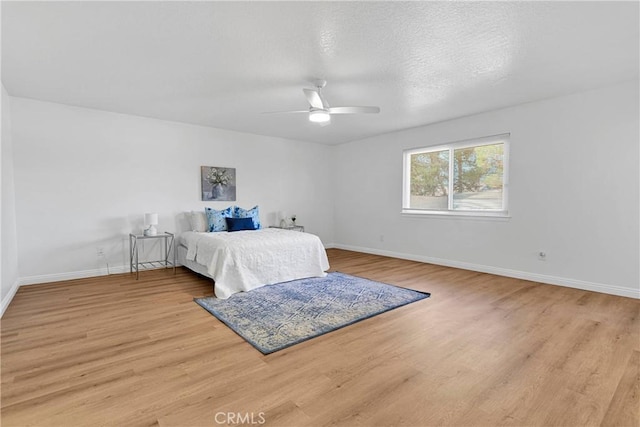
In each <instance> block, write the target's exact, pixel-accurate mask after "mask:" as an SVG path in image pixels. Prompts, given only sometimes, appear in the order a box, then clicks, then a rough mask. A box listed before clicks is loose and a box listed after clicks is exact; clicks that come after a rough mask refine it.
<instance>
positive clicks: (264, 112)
mask: <svg viewBox="0 0 640 427" xmlns="http://www.w3.org/2000/svg"><path fill="white" fill-rule="evenodd" d="M287 113H307V114H309V110H297V111H263V112H262V114H287Z"/></svg>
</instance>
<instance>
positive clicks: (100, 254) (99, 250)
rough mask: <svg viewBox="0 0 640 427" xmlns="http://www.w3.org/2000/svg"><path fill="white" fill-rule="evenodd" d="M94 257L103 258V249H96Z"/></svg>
mask: <svg viewBox="0 0 640 427" xmlns="http://www.w3.org/2000/svg"><path fill="white" fill-rule="evenodd" d="M96 255H97V256H98V257H104V248H101V247H98V248H96Z"/></svg>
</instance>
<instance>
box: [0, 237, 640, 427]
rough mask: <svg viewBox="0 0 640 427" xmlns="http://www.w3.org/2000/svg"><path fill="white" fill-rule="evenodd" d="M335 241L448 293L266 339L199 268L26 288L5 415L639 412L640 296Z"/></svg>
mask: <svg viewBox="0 0 640 427" xmlns="http://www.w3.org/2000/svg"><path fill="white" fill-rule="evenodd" d="M328 253H329V257H330V262H331V265H332V269H333V270H338V271H342V272H345V273H350V274H354V275H359V276H362V277H367V278H370V279H374V280H379V281H383V282H387V283H392V284H396V285H399V286H404V287H409V288H413V289H418V290H422V291H427V292H431V293H432V296H431V298H429V299H426V300H422V301H419V302H417V303H414V304H410V305H408V306H405V307H401V308H398V309H396V310H393V311H390V312H387V313H384V314H382V315H379V316H376V317H373V318H371V319H367V320H365V321H362V322H359V323H357V324H354V325H351V326H349V327H346V328H343V329H341V330H338V331H334V332H332V333H329V334H326V335H324V336H321V337H319V338H316V339H313V340H310V341H307V342H304V343H302V344H299V345H296V346H294V347H290V348H288V349H286V350H283V351H280V352H276V353H274V354H271V355H268V356H263V355H262V354H260V353H259V352H258V351H257V350H255V349H254V348H253V347H252V346H251V345H249V344H248V343H246V342H245V341H244V340H243V339H242V338H240V337H239V336H237V335H236V334H235V333H234V332H232V331H231V330H230V329H229V328H227V327H226V326H224V325H223V324H222V323H220V322H219V321H218V320H217V319H216V318H215V317H213V316H211V315H210V314H209V313H207V312H206V311H205V310H203V309H202V308H200V307H199V306H198V305H196V304H195V303H194V302H193V301H192V299H193V298H194V297H198V296H203V295H207V294H210V293H211V292H212V289H211V282H210V281H209V280H208V279H204V278H202V277H200V276H197V275H195V274H193V273H191V272H190V271H188V270H186V269H179V270H178V273H177V275H175V276H174V275H172V274H171V273H170V272H168V271H150V272H144V273H142V274H141V276H140V280H139V281H136V280H134V279H133V278H132V277H131V276H130V275H128V274H124V275H113V276H108V277H100V278H92V279H83V280H75V281H68V282H59V283H55V284H46V285H36V286H28V287H22V288H20V290H19V292H18V293H17V295H16V296H15V298H14V300H13V302H12V303H11V305H10V306H9V308H8V309H7V311H6V313H5V315H4V317H3V319H2V328H1V329H2V335H1V339H2V342H1V344H2V384H1V385H2V389H1V398H2V401H1V410H2V415H1V420H2V425H3V426H4V427H8V426H23V425H42V426H45V425H59V426H93V425H113V426H129V425H132V426H133V425H140V426H149V425H160V426H172V425H181V426H200V425H202V426H207V425H208V426H215V425H219V424H217V423H216V421H225V420H229V418H228V417H229V415H227V414H228V413H230V414H231V415H230V416H232V417H237V415H235V414H240V415H241V416H242V417H250V416H251V414H253V418H244V421H248V422H249V424H250V423H251V421H253V423H254V425H259V423H260V422H261V421H262V420H263V419H264V420H266V423H265V424H264V425H274V426H275V425H285V426H323V425H344V426H370V425H378V426H383V425H403V426H428V425H452V426H461V425H466V426H472V425H477V426H493V425H509V426H512V425H517V426H525V425H531V426H533V425H538V426H541V425H552V426H583V425H607V426H609V425H611V426H638V425H639V417H640V414H639V406H640V391H639V383H640V374H639V369H640V317H639V311H640V301H638V300H634V299H629V298H622V297H615V296H610V295H603V294H598V293H593V292H586V291H580V290H575V289H569V288H563V287H557V286H550V285H541V284H537V283H533V282H527V281H523V280H517V279H510V278H504V277H498V276H492V275H489V274H482V273H475V272H470V271H464V270H457V269H453V268H446V267H439V266H434V265H429V264H422V263H417V262H411V261H403V260H398V259H392V258H385V257H379V256H373V255H366V254H360V253H354V252H348V251H341V250H335V249H333V250H329V251H328ZM221 414H222V415H221ZM230 421H237V418H234V419H231V420H230ZM231 424H233V422H232V423H231Z"/></svg>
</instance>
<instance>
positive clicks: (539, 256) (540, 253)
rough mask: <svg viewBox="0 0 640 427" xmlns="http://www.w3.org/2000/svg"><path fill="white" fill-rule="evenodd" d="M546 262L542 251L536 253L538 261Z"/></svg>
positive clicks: (545, 256)
mask: <svg viewBox="0 0 640 427" xmlns="http://www.w3.org/2000/svg"><path fill="white" fill-rule="evenodd" d="M546 260H547V253H546V252H544V251H540V252H538V261H546Z"/></svg>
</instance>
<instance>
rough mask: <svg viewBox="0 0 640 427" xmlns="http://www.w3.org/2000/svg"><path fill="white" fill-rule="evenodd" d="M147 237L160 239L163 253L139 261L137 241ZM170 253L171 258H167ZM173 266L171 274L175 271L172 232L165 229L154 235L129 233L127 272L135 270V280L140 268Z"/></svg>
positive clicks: (174, 248) (173, 237) (174, 247)
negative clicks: (161, 256)
mask: <svg viewBox="0 0 640 427" xmlns="http://www.w3.org/2000/svg"><path fill="white" fill-rule="evenodd" d="M147 239H162V240H163V243H164V245H163V247H164V253H163V258H162V259H159V260H154V261H140V259H139V256H138V243H139V241H140V240H147ZM170 254H172V255H173V258H172V260H170V259H169V255H170ZM169 266H171V267H173V274H175V273H176V246H175V236H174V234H173V233H169V232H167V231H165V232H164V233H158V234H156V235H155V236H145V235H142V234H129V272H130V273H133V272H134V270H135V272H136V280H138V276H139V274H140V268H142V269H152V268H169Z"/></svg>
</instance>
